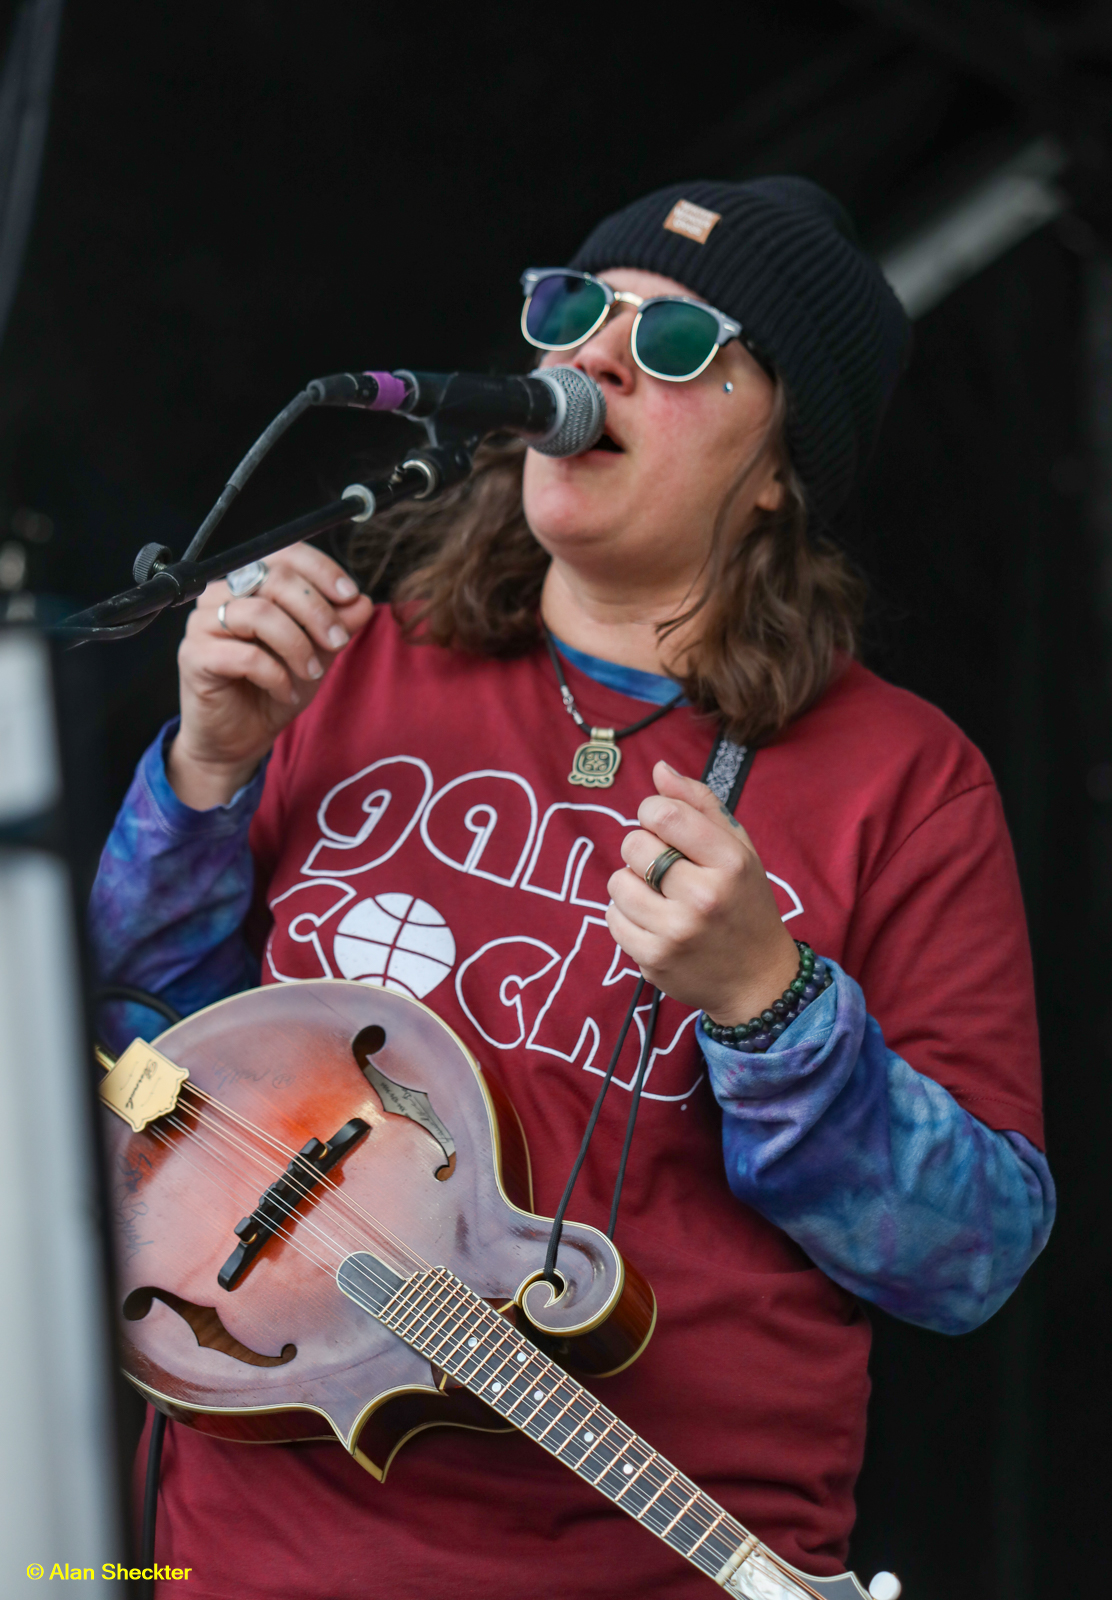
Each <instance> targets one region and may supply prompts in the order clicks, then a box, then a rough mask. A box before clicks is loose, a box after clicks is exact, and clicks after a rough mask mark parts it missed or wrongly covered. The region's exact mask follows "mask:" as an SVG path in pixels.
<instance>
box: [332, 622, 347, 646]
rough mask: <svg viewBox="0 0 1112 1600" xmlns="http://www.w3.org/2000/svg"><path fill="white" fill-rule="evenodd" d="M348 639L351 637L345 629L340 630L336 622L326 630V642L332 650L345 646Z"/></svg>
mask: <svg viewBox="0 0 1112 1600" xmlns="http://www.w3.org/2000/svg"><path fill="white" fill-rule="evenodd" d="M350 638H351V635H350V634H349V633H348V631H347V629H346V628H341V627H340V624H339V623H338V622H337V623H334V624H333V626H332V627H331V628H329V630H328V642H329V644H330V645H331V646H332V648H333V650H339V649H341V648H342V647H343V646H344V645H345V644H347V642H348V640H349V639H350Z"/></svg>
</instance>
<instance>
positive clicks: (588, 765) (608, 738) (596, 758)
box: [541, 623, 683, 789]
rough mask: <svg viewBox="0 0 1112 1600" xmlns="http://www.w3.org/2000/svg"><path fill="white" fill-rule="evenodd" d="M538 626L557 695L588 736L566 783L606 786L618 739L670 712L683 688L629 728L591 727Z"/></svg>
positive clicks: (616, 763) (613, 772)
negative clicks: (663, 704) (553, 674)
mask: <svg viewBox="0 0 1112 1600" xmlns="http://www.w3.org/2000/svg"><path fill="white" fill-rule="evenodd" d="M541 627H542V629H543V632H544V642H545V644H546V645H547V646H548V654H549V657H550V658H551V661H552V665H553V667H554V669H555V672H556V681H557V682H558V683H559V685H560V698H561V699H562V700H563V702H564V710H565V711H566V712H567V714H568V716H569V717H570V718H571V719H572V721H573V722H574V723H575V725H576V727H578V728H583V729H584V730H585V731H587V732H589V733H590V735H591V737H590V738H589V739H588V740H587V742H586V744H581V745H580V746H579V748H578V749H577V750H576V752H575V759H574V760H573V762H572V764H571V771H570V772H569V773H568V782H569V783H578V784H582V785H583V787H584V788H587V789H609V788H610V786H611V785H612V784H613V782H614V779H615V777H616V776H617V772H618V768H619V767H620V766H621V764H622V752H621V751H620V750H619V749H618V740H619V739H628V738H629V735H630V734H631V733H640V731H641V729H642V728H647V727H648V726H649V725H650V723H653V722H659V721H660V718H661V717H665V716H667V715H668V713H669V711H673V710H674V709H675V708H676V706H678V705H679V703H680V701H681V700H682V699H683V690H682V689H681V690H680V691H679V693H678V694H677V695H676V697H675V699H673V700H669V702H668V704H667V705H665V706H658V707H657V708H656V710H655V711H650V712H649V714H648V716H647V717H641V718H640V720H639V721H637V722H631V723H630V724H629V726H628V728H591V727H589V725H588V723H587V719H586V718H585V717H584V716H583V714H582V712H581V711H580V709H579V707H578V706H577V705H576V703H575V696H574V695H573V694H572V692H571V690H570V689H569V688H568V682H567V679H566V678H565V677H564V669H563V668H562V667H561V665H560V657H559V655H558V654H557V652H556V646H555V645H554V644H553V643H552V635H551V634H550V633H549V631H548V629H547V628H545V627H544V624H543V623H542V624H541Z"/></svg>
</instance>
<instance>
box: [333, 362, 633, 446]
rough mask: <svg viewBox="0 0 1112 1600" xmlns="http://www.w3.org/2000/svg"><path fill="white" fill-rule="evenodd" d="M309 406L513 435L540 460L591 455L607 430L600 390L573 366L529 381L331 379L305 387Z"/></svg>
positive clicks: (458, 375) (447, 376) (499, 377)
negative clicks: (393, 415) (587, 452)
mask: <svg viewBox="0 0 1112 1600" xmlns="http://www.w3.org/2000/svg"><path fill="white" fill-rule="evenodd" d="M306 393H307V394H308V395H309V397H310V400H311V401H312V402H313V403H314V404H315V405H326V406H357V407H359V408H361V409H362V410H365V411H394V412H400V413H401V414H402V415H403V416H407V417H413V418H415V419H418V420H424V419H425V418H428V419H430V420H431V421H432V422H433V423H434V424H435V426H436V428H437V430H438V431H441V432H443V431H450V432H452V433H455V434H457V435H458V434H464V435H471V436H478V437H482V436H483V435H484V434H488V433H516V434H520V435H521V437H522V438H524V439H526V440H528V442H529V445H530V447H531V448H532V449H534V450H539V451H540V452H541V454H542V455H546V456H577V455H579V454H581V452H582V451H584V450H590V448H591V447H592V445H594V444H596V443H597V442H598V440H599V439H600V438H601V436H602V430H603V428H604V427H605V426H606V400H605V397H604V396H603V393H602V390H601V389H600V388H599V386H598V384H597V383H595V382H594V380H593V379H591V378H588V377H587V375H586V373H584V372H580V371H579V370H578V368H576V367H541V368H540V369H539V370H538V371H537V372H535V373H531V374H530V375H529V376H528V377H518V376H512V375H503V374H493V375H491V376H484V375H482V374H481V373H473V372H410V371H409V370H408V369H407V368H404V367H400V368H399V369H398V371H397V372H336V373H333V374H332V375H331V376H330V377H327V378H315V379H314V380H313V382H312V383H310V384H308V385H306Z"/></svg>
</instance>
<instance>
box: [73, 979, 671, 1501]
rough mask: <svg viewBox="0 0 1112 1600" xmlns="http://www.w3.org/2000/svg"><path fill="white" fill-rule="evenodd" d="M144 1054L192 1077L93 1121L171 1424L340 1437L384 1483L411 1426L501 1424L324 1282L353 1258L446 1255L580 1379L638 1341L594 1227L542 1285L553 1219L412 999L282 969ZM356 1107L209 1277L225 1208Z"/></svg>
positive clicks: (446, 1037)
mask: <svg viewBox="0 0 1112 1600" xmlns="http://www.w3.org/2000/svg"><path fill="white" fill-rule="evenodd" d="M156 1047H157V1050H158V1051H159V1052H161V1054H162V1055H164V1056H166V1057H168V1058H169V1059H170V1060H171V1061H173V1062H175V1063H176V1064H177V1065H178V1066H179V1067H184V1068H185V1069H186V1070H187V1071H188V1073H189V1081H188V1083H187V1084H186V1086H185V1089H184V1091H183V1093H182V1096H181V1098H180V1100H179V1104H178V1108H177V1111H176V1113H175V1115H174V1117H172V1118H165V1117H164V1118H162V1119H160V1120H159V1121H157V1122H155V1123H152V1124H151V1125H150V1126H149V1127H147V1128H146V1129H144V1130H143V1131H142V1132H139V1133H135V1132H132V1130H131V1129H130V1128H129V1127H128V1126H127V1124H126V1123H125V1122H124V1121H122V1120H121V1118H120V1117H118V1116H116V1115H114V1114H113V1113H112V1112H110V1111H107V1110H106V1111H105V1112H104V1118H105V1122H106V1134H107V1153H108V1176H109V1187H110V1195H111V1207H112V1213H113V1224H114V1232H115V1238H116V1247H117V1280H118V1295H117V1300H118V1307H117V1308H118V1311H119V1313H120V1326H121V1330H122V1332H121V1339H122V1348H123V1361H124V1368H125V1371H126V1373H127V1375H128V1377H129V1378H130V1379H131V1381H132V1382H133V1383H134V1384H135V1385H136V1387H137V1388H138V1389H139V1390H140V1391H141V1392H142V1393H143V1394H144V1395H145V1396H146V1397H147V1398H148V1399H149V1400H151V1401H152V1403H153V1404H154V1405H155V1406H157V1407H158V1408H159V1409H160V1410H161V1411H164V1412H166V1413H167V1414H168V1415H169V1416H171V1417H173V1418H174V1419H175V1420H176V1421H179V1422H183V1423H186V1424H187V1425H189V1426H191V1427H194V1428H197V1429H198V1430H200V1431H202V1432H205V1433H209V1434H212V1435H215V1436H217V1437H219V1438H222V1439H230V1440H241V1441H246V1442H254V1443H261V1442H279V1441H289V1440H297V1439H309V1438H335V1439H338V1440H339V1441H340V1442H341V1443H342V1444H343V1445H344V1446H345V1447H346V1448H347V1449H348V1450H350V1451H351V1452H352V1454H353V1455H355V1457H356V1458H357V1459H358V1460H359V1461H360V1462H361V1463H362V1464H363V1465H364V1466H366V1467H367V1468H368V1469H369V1470H370V1471H372V1472H374V1473H375V1475H376V1476H378V1477H383V1476H384V1475H385V1472H386V1469H387V1467H388V1466H389V1463H390V1461H391V1459H392V1457H393V1455H394V1454H395V1453H396V1451H397V1450H398V1449H399V1448H400V1446H401V1444H402V1443H404V1441H405V1439H406V1438H408V1437H410V1436H411V1435H412V1434H413V1433H415V1432H416V1431H418V1430H419V1429H422V1428H426V1427H433V1426H438V1425H445V1426H462V1427H472V1428H483V1429H492V1430H496V1431H512V1430H509V1429H508V1428H507V1424H506V1423H505V1422H504V1421H503V1420H502V1419H501V1418H500V1417H499V1416H498V1415H497V1413H496V1412H495V1411H494V1410H492V1409H491V1408H489V1407H488V1406H487V1405H486V1404H484V1402H483V1401H482V1400H480V1399H477V1398H476V1397H474V1396H473V1395H471V1394H469V1393H467V1391H466V1390H465V1389H463V1388H462V1387H458V1386H453V1385H452V1384H451V1383H450V1381H449V1380H448V1379H447V1378H446V1377H445V1375H444V1374H443V1373H441V1372H439V1371H437V1370H436V1369H435V1368H434V1367H432V1366H431V1365H430V1363H429V1361H428V1360H426V1359H425V1358H423V1357H422V1356H420V1355H418V1354H417V1352H416V1351H415V1350H414V1349H412V1348H411V1347H410V1346H409V1345H408V1344H406V1343H403V1342H402V1340H401V1339H400V1338H398V1337H397V1336H396V1335H395V1334H393V1333H391V1332H389V1331H388V1330H387V1329H386V1328H385V1327H384V1326H383V1325H382V1324H381V1323H380V1322H379V1321H377V1320H376V1319H375V1318H374V1317H373V1316H368V1315H367V1314H366V1312H365V1311H364V1310H362V1309H361V1308H360V1307H359V1306H357V1305H356V1304H354V1303H353V1302H352V1301H351V1300H350V1299H349V1298H347V1297H346V1296H345V1295H344V1294H343V1293H342V1292H341V1290H340V1289H339V1287H338V1285H337V1283H336V1276H335V1274H336V1270H337V1268H338V1267H339V1265H340V1263H341V1261H342V1260H343V1258H344V1257H345V1256H347V1255H348V1254H349V1253H351V1252H353V1251H362V1250H369V1251H371V1252H372V1253H374V1254H377V1255H378V1256H379V1257H381V1258H382V1259H388V1258H389V1252H390V1250H391V1249H394V1250H396V1251H400V1252H402V1254H401V1256H400V1257H399V1260H400V1261H401V1262H402V1263H403V1264H404V1261H405V1260H409V1259H412V1257H410V1256H408V1255H407V1253H406V1251H405V1248H404V1247H408V1251H409V1252H412V1253H413V1255H415V1256H416V1257H417V1258H419V1259H420V1260H421V1261H422V1262H424V1263H428V1264H431V1265H436V1266H444V1267H447V1268H448V1269H449V1270H450V1271H451V1272H452V1273H454V1274H455V1275H456V1276H457V1277H458V1278H460V1279H462V1280H463V1282H464V1283H465V1284H467V1285H468V1286H469V1287H470V1288H471V1289H472V1290H474V1292H475V1293H476V1294H478V1295H479V1296H481V1297H482V1298H483V1299H484V1300H486V1301H488V1302H489V1303H490V1304H491V1305H493V1306H495V1307H496V1308H498V1309H503V1310H505V1312H506V1314H507V1316H509V1317H510V1318H511V1319H512V1320H514V1321H515V1322H516V1325H517V1326H518V1327H519V1328H520V1329H521V1331H522V1332H524V1333H526V1334H527V1335H528V1336H529V1337H530V1338H532V1339H534V1340H535V1341H536V1342H537V1343H539V1344H541V1345H542V1347H543V1348H544V1349H546V1350H547V1351H548V1352H549V1353H550V1354H551V1355H552V1356H553V1357H554V1358H555V1359H557V1360H558V1361H559V1362H560V1364H561V1365H562V1366H564V1367H565V1368H567V1370H568V1371H570V1372H574V1373H575V1374H576V1375H578V1376H580V1377H585V1378H595V1377H600V1376H603V1375H605V1374H606V1373H607V1372H613V1371H617V1370H620V1369H621V1368H622V1367H624V1366H626V1365H628V1364H629V1363H630V1362H631V1361H633V1360H634V1359H635V1358H636V1356H637V1355H638V1354H639V1352H640V1351H641V1350H642V1349H643V1348H644V1346H645V1344H646V1343H647V1341H648V1338H649V1336H650V1334H651V1332H652V1327H653V1324H654V1321H655V1302H654V1300H653V1295H652V1291H651V1289H650V1288H649V1287H648V1285H647V1284H646V1283H645V1281H644V1279H642V1278H641V1276H640V1275H639V1274H638V1273H637V1272H636V1271H635V1270H634V1269H633V1268H631V1267H630V1266H629V1265H627V1264H626V1263H624V1262H623V1261H622V1258H621V1256H620V1255H619V1253H618V1251H617V1250H616V1249H615V1247H614V1246H613V1244H611V1243H610V1241H609V1240H608V1239H606V1238H605V1236H604V1235H603V1234H601V1233H599V1232H598V1231H597V1230H596V1229H594V1228H591V1227H588V1226H586V1225H582V1224H576V1223H571V1222H568V1223H565V1225H564V1228H563V1232H562V1235H561V1242H560V1248H559V1253H558V1256H557V1271H558V1274H559V1276H560V1278H561V1280H562V1286H561V1289H560V1292H559V1293H558V1294H554V1292H553V1290H552V1288H551V1287H550V1286H549V1285H548V1284H546V1283H544V1282H543V1281H540V1275H541V1272H542V1269H543V1265H544V1258H545V1251H546V1248H547V1243H548V1236H549V1231H550V1226H551V1223H550V1219H546V1218H544V1217H540V1216H537V1215H535V1214H534V1213H533V1212H532V1210H531V1209H530V1207H531V1185H530V1178H529V1158H528V1151H527V1148H526V1144H525V1138H524V1134H523V1132H522V1130H521V1127H520V1124H519V1122H518V1120H517V1117H516V1115H515V1113H514V1111H513V1109H512V1106H511V1105H510V1103H509V1101H508V1099H507V1098H506V1096H505V1094H504V1092H503V1091H502V1090H501V1089H500V1087H499V1086H498V1085H497V1083H496V1082H494V1081H492V1080H491V1079H490V1078H488V1077H487V1076H485V1075H484V1073H483V1072H482V1071H481V1069H480V1068H479V1066H478V1064H477V1062H476V1061H475V1060H474V1058H473V1057H472V1056H471V1055H470V1053H469V1052H468V1051H467V1049H466V1048H465V1047H464V1045H463V1044H462V1043H461V1041H460V1040H459V1039H458V1038H457V1036H456V1035H455V1034H454V1033H453V1032H452V1031H451V1029H450V1028H448V1027H447V1026H446V1024H444V1023H443V1022H441V1021H440V1020H439V1018H437V1017H436V1016H435V1014H434V1013H433V1012H432V1011H430V1010H429V1009H428V1008H427V1007H426V1006H423V1005H421V1004H420V1003H419V1002H417V1001H413V1000H409V999H406V998H404V997H403V996H401V995H398V994H393V993H390V992H389V991H387V990H384V989H380V988H372V987H368V986H366V985H363V984H358V983H347V982H343V981H338V980H331V979H319V980H312V981H309V982H303V983H294V984H276V985H273V986H270V987H267V988H264V989H256V990H251V991H249V992H248V993H246V994H241V995H236V996H234V997H233V998H232V999H229V1000H225V1001H221V1002H220V1003H219V1004H217V1005H214V1006H210V1007H208V1008H207V1009H206V1010H204V1011H201V1012H198V1013H197V1014H196V1015H194V1016H192V1017H189V1018H187V1019H186V1020H185V1021H184V1022H181V1023H178V1024H177V1025H176V1026H174V1027H172V1028H170V1029H168V1030H167V1031H166V1032H165V1033H163V1034H162V1035H161V1037H160V1038H159V1039H158V1040H157V1041H156ZM376 1084H377V1087H376ZM196 1090H202V1091H204V1092H205V1094H206V1095H208V1096H211V1097H212V1100H214V1101H216V1102H219V1108H217V1109H215V1110H214V1109H213V1108H212V1107H209V1106H208V1105H207V1102H204V1101H202V1100H200V1099H199V1098H198V1097H197V1095H196V1094H195V1092H194V1091H196ZM425 1096H427V1100H425V1099H424V1098H423V1097H425ZM391 1107H393V1108H394V1109H391ZM352 1119H362V1122H363V1123H365V1124H366V1125H367V1131H366V1132H365V1133H363V1134H361V1136H359V1137H358V1140H357V1142H356V1143H355V1144H354V1145H353V1147H352V1148H350V1149H348V1150H347V1152H346V1154H345V1155H344V1156H343V1158H342V1160H340V1161H339V1163H338V1164H337V1165H336V1166H335V1167H333V1168H332V1169H331V1170H330V1171H329V1173H328V1176H327V1179H326V1180H324V1181H322V1182H321V1184H320V1185H319V1186H317V1187H315V1188H314V1189H313V1191H312V1193H310V1194H308V1195H307V1196H306V1197H305V1198H303V1199H301V1200H300V1203H298V1204H297V1206H296V1210H295V1212H294V1214H293V1215H292V1216H290V1217H287V1218H286V1220H285V1221H284V1223H283V1227H282V1229H281V1230H280V1231H279V1232H277V1233H275V1234H274V1236H273V1237H269V1238H267V1239H266V1241H265V1242H264V1243H263V1244H262V1246H261V1248H260V1249H259V1250H258V1254H257V1255H255V1256H254V1258H253V1259H252V1260H251V1261H250V1262H249V1264H248V1265H247V1266H246V1267H245V1269H244V1270H243V1271H242V1273H241V1275H240V1276H239V1277H238V1278H236V1280H235V1282H234V1283H232V1284H231V1286H230V1287H227V1288H224V1287H221V1285H220V1284H219V1283H218V1281H217V1280H218V1274H220V1272H221V1269H222V1268H224V1267H225V1264H226V1263H227V1262H228V1259H229V1257H231V1256H232V1254H233V1252H234V1251H235V1249H236V1247H237V1245H238V1244H239V1242H240V1241H239V1239H238V1238H237V1235H236V1232H235V1229H236V1225H237V1224H238V1223H240V1220H241V1219H242V1218H246V1217H250V1216H251V1214H252V1212H253V1211H254V1210H255V1208H256V1207H257V1206H258V1205H259V1202H260V1199H261V1197H262V1196H263V1194H264V1191H266V1190H267V1188H268V1186H269V1185H271V1184H272V1183H274V1182H275V1180H277V1179H280V1177H281V1175H282V1173H283V1171H284V1170H285V1168H286V1166H287V1163H288V1162H289V1160H290V1158H291V1157H293V1156H294V1155H295V1154H296V1152H298V1151H300V1150H301V1149H302V1148H303V1147H304V1146H305V1145H306V1143H307V1141H309V1140H311V1139H314V1138H316V1139H318V1140H321V1141H325V1142H327V1141H329V1140H330V1139H331V1138H332V1137H333V1136H334V1135H335V1134H336V1133H337V1131H338V1130H341V1129H342V1128H344V1127H345V1126H346V1125H347V1124H349V1123H351V1122H352ZM174 1124H178V1126H175V1125H174ZM371 1219H373V1220H371ZM283 1234H286V1235H288V1236H286V1237H284V1236H283ZM383 1239H385V1240H386V1245H385V1246H384V1245H383V1243H382V1241H383Z"/></svg>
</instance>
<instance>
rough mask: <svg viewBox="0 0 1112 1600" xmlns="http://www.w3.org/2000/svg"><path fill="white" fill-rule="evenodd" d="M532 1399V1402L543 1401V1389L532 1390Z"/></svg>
mask: <svg viewBox="0 0 1112 1600" xmlns="http://www.w3.org/2000/svg"><path fill="white" fill-rule="evenodd" d="M533 1399H534V1400H543V1399H544V1390H543V1389H534V1390H533Z"/></svg>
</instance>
